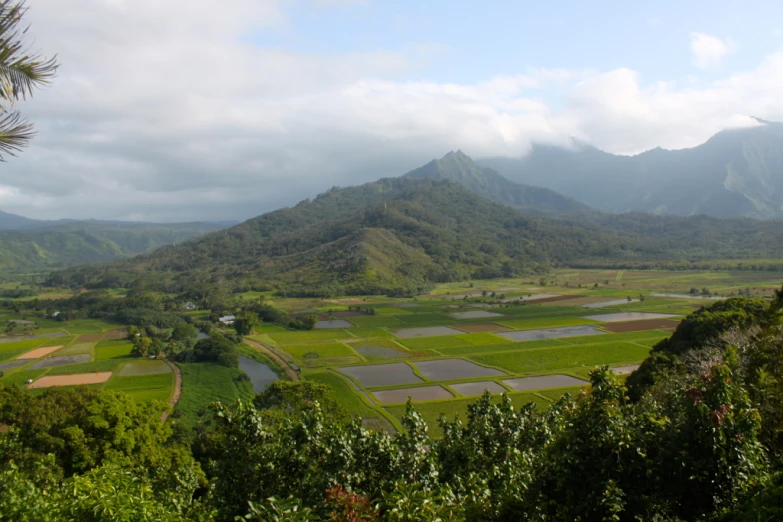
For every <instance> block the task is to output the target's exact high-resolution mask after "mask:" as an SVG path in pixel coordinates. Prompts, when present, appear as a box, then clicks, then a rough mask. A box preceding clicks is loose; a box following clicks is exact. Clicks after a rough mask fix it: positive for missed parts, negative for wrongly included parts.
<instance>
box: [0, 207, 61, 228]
mask: <svg viewBox="0 0 783 522" xmlns="http://www.w3.org/2000/svg"><path fill="white" fill-rule="evenodd" d="M51 223H52V222H51V221H41V220H39V219H30V218H26V217H22V216H17V215H16V214H9V213H8V212H3V211H2V210H0V230H27V229H30V228H40V227H43V226H47V225H51Z"/></svg>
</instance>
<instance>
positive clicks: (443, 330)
mask: <svg viewBox="0 0 783 522" xmlns="http://www.w3.org/2000/svg"><path fill="white" fill-rule="evenodd" d="M461 333H464V332H460V331H459V330H456V329H454V328H451V327H448V326H423V327H419V328H403V329H402V330H395V331H394V335H396V336H397V337H401V338H403V339H411V338H414V337H437V336H439V335H457V334H461Z"/></svg>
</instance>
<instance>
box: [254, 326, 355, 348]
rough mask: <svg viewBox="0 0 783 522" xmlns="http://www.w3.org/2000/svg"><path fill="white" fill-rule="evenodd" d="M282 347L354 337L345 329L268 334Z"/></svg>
mask: <svg viewBox="0 0 783 522" xmlns="http://www.w3.org/2000/svg"><path fill="white" fill-rule="evenodd" d="M268 335H269V337H271V338H272V339H274V340H275V341H276V342H277V343H279V344H280V345H281V346H286V345H289V344H300V343H310V342H312V343H315V342H318V341H337V340H339V339H351V338H352V337H353V336H352V335H351V334H349V333H347V332H346V331H345V330H343V329H334V330H310V331H307V332H280V333H271V334H268Z"/></svg>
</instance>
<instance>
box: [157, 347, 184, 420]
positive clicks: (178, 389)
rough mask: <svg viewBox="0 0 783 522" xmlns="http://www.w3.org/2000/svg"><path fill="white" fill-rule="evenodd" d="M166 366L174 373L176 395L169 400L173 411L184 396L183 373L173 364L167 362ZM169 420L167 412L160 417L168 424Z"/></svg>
mask: <svg viewBox="0 0 783 522" xmlns="http://www.w3.org/2000/svg"><path fill="white" fill-rule="evenodd" d="M166 364H168V365H169V367H170V368H171V370H172V371H173V372H174V395H172V396H171V400H169V404H171V409H172V410H173V409H174V407H175V406H176V405H177V402H179V398H180V396H181V395H182V372H181V371H180V370H179V366H177V365H176V364H174V363H173V362H171V361H166ZM168 418H169V412H167V411H164V412H163V413H162V414H161V416H160V420H161V421H162V422H166V420H167V419H168Z"/></svg>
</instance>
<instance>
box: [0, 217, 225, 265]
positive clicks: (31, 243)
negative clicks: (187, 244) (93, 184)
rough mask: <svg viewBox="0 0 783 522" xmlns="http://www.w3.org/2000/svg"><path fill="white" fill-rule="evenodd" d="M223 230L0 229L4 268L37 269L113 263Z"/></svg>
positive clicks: (184, 226) (188, 226)
mask: <svg viewBox="0 0 783 522" xmlns="http://www.w3.org/2000/svg"><path fill="white" fill-rule="evenodd" d="M37 223H39V222H37ZM220 228H221V227H220V226H219V225H213V224H209V223H171V224H156V223H123V222H116V223H111V222H91V221H77V222H73V223H65V224H57V225H56V226H39V227H36V228H33V229H28V230H0V272H6V273H8V272H23V273H36V272H45V271H47V270H52V269H57V268H66V267H69V266H74V265H81V264H85V263H100V262H106V261H112V260H115V259H121V258H124V257H129V256H132V255H135V254H139V253H141V252H148V251H150V250H154V249H155V248H158V247H160V246H162V245H170V244H173V243H178V242H180V241H185V240H187V239H191V238H193V237H196V236H200V235H203V234H206V233H208V232H212V231H215V230H218V229H220Z"/></svg>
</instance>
